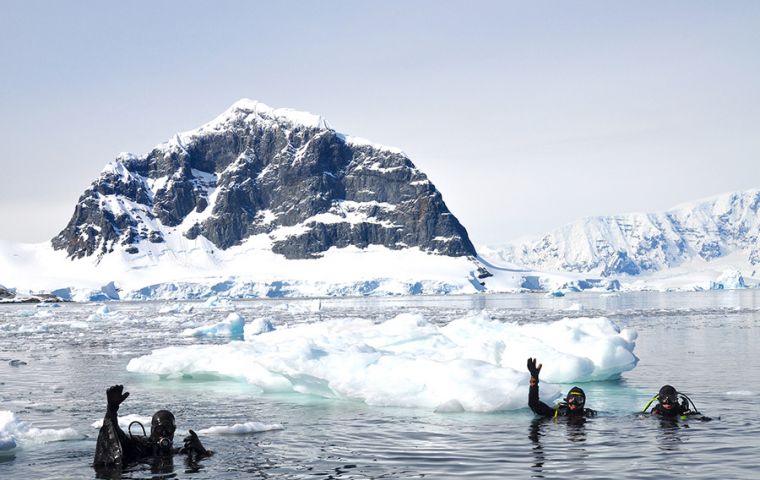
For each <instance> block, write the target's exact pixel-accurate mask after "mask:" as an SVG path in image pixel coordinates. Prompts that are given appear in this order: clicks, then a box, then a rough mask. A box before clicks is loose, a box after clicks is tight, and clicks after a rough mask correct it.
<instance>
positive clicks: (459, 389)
mask: <svg viewBox="0 0 760 480" xmlns="http://www.w3.org/2000/svg"><path fill="white" fill-rule="evenodd" d="M245 340H246V341H245V342H230V343H227V344H224V345H189V346H182V347H167V348H162V349H158V350H155V351H153V352H152V353H151V354H149V355H144V356H140V357H136V358H133V359H131V360H130V362H129V364H128V365H127V370H128V371H130V372H135V373H142V374H146V375H158V376H160V377H162V378H181V377H183V376H186V375H189V376H192V375H200V374H203V375H205V376H208V375H210V376H217V377H220V378H232V379H238V380H243V381H245V382H247V383H249V384H251V385H255V386H256V387H258V388H259V389H260V391H261V392H265V393H266V392H296V393H300V394H304V395H315V396H320V397H326V398H340V399H350V400H356V401H361V402H365V403H367V404H369V405H377V406H397V407H416V408H425V409H431V410H438V411H470V412H493V411H502V410H514V409H520V408H525V407H526V399H527V396H528V373H527V371H526V369H525V361H526V359H527V358H528V357H531V356H532V357H537V358H538V359H539V361H540V362H542V363H543V364H544V370H543V371H542V380H544V382H546V383H544V384H542V388H541V394H542V396H543V397H545V400H547V399H553V398H557V397H558V395H559V393H560V388H559V386H558V385H553V383H571V382H572V383H574V382H588V381H601V380H608V379H614V378H618V377H619V376H620V374H621V373H622V372H625V371H628V370H631V369H633V368H634V367H635V366H636V364H637V362H638V358H637V357H636V355H635V354H634V353H633V350H634V348H635V340H636V332H635V331H633V330H630V329H623V330H621V329H619V328H618V327H617V326H616V325H615V324H613V323H612V322H611V321H610V320H608V319H607V318H603V317H598V318H574V319H570V318H565V319H562V320H559V321H554V322H551V323H535V324H518V323H511V322H501V321H498V320H493V319H491V318H489V316H488V314H487V313H486V312H481V313H477V314H471V315H468V316H465V317H463V318H459V319H456V320H454V321H451V322H450V323H448V324H436V323H435V322H433V321H430V320H429V319H426V318H424V316H422V315H420V314H407V313H405V314H401V315H398V316H396V317H394V318H391V319H389V320H387V321H385V322H381V323H376V322H374V321H371V320H366V319H355V318H352V319H334V320H330V321H322V322H314V323H306V324H297V325H293V326H284V327H280V328H278V329H276V330H272V331H268V332H263V333H260V334H258V335H255V336H251V337H246V338H245Z"/></svg>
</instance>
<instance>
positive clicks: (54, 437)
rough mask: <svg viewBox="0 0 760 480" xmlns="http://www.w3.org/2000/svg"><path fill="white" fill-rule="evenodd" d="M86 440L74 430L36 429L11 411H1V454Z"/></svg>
mask: <svg viewBox="0 0 760 480" xmlns="http://www.w3.org/2000/svg"><path fill="white" fill-rule="evenodd" d="M81 438H84V436H83V435H80V434H79V433H78V432H77V431H76V430H74V429H73V428H61V429H54V428H35V427H33V426H31V425H30V424H28V423H27V422H22V421H20V420H18V419H17V418H16V415H15V414H14V413H13V412H11V411H9V410H0V454H3V453H6V454H7V453H11V454H12V452H13V451H15V449H16V448H21V447H23V446H24V445H27V444H35V443H48V442H58V441H62V440H78V439H81Z"/></svg>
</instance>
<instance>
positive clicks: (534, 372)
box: [528, 358, 544, 381]
mask: <svg viewBox="0 0 760 480" xmlns="http://www.w3.org/2000/svg"><path fill="white" fill-rule="evenodd" d="M543 366H544V364H543V363H541V364H539V365H538V367H536V359H535V358H528V372H530V376H531V377H533V378H535V379H536V381H538V374H539V373H540V372H541V367H543Z"/></svg>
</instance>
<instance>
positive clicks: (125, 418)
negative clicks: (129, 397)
mask: <svg viewBox="0 0 760 480" xmlns="http://www.w3.org/2000/svg"><path fill="white" fill-rule="evenodd" d="M151 418H152V416H145V415H137V414H134V413H130V414H127V415H119V417H118V420H119V427H121V429H122V430H124V431H125V432H126V431H127V430H128V429H129V424H130V423H132V422H140V423H142V424H143V426H144V427H145V428H147V429H150V420H151ZM102 426H103V419H102V418H101V419H100V420H97V421H95V422H92V427H93V428H100V427H102ZM132 431H133V432H134V433H135V434H137V433H140V434H142V430H141V429H140V428H139V427H136V426H135V427H132ZM148 433H149V432H148Z"/></svg>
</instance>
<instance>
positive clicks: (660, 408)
mask: <svg viewBox="0 0 760 480" xmlns="http://www.w3.org/2000/svg"><path fill="white" fill-rule="evenodd" d="M679 399H680V401H679ZM655 400H657V405H655V406H654V407H652V410H651V411H650V412H649V413H651V414H652V415H659V416H661V417H662V418H678V417H680V418H687V417H690V416H692V415H700V420H711V418H710V417H705V416H704V415H702V414H701V413H700V412H699V410H697V406H696V405H694V402H693V401H692V400H691V399H690V398H689V397H688V396H686V394H685V393H681V392H679V391H677V390H676V389H675V388H674V387H673V386H671V385H663V386H662V388H660V391H659V392H658V393H657V395H655V396H654V397H652V399H651V400H649V403H647V405H646V406H645V407H644V409H643V410H642V411H641V413H647V409H648V408H649V406H650V405H651V404H652V402H654V401H655ZM691 407H694V409H693V410H692V409H691Z"/></svg>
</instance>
